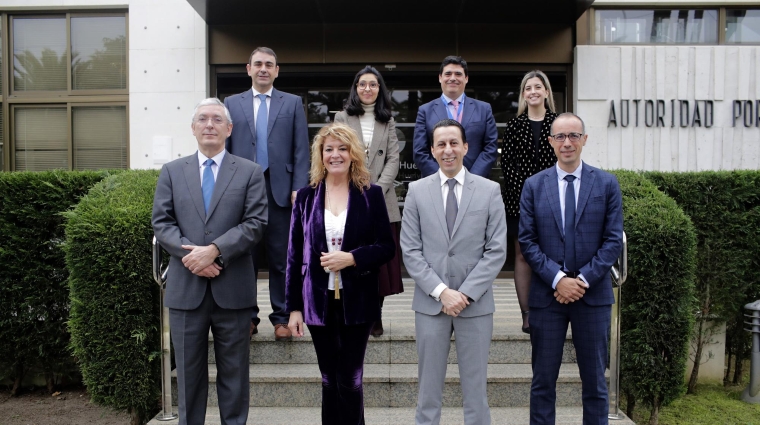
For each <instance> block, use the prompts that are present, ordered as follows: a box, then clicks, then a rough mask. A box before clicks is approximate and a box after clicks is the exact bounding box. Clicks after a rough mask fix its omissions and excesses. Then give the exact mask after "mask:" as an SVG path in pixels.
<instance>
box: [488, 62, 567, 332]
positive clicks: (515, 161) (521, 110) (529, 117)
mask: <svg viewBox="0 0 760 425" xmlns="http://www.w3.org/2000/svg"><path fill="white" fill-rule="evenodd" d="M556 117H557V114H556V108H555V107H554V95H553V94H552V88H551V84H549V79H548V78H547V77H546V74H544V73H543V72H541V71H538V70H535V71H530V72H528V73H527V74H525V77H523V79H522V83H521V84H520V98H519V105H518V108H517V117H515V118H513V119H511V120H510V121H509V123H507V130H506V131H505V132H504V146H503V147H502V149H501V171H502V172H503V173H504V187H505V189H504V205H505V209H506V213H507V231H508V236H507V240H509V239H513V240H514V246H515V290H516V291H517V300H518V302H519V303H520V311H521V312H522V319H523V325H522V330H523V332H525V333H530V325H529V322H528V294H529V292H530V279H531V270H530V266H528V263H527V262H525V258H524V257H523V255H522V251H521V250H520V244H519V243H518V241H517V228H518V224H519V222H520V193H521V192H522V188H523V184H524V183H525V179H527V178H528V177H530V176H532V175H533V174H536V173H537V172H539V171H541V170H544V169H546V168H549V167H551V166H552V165H554V163H555V162H557V157H556V156H555V155H554V150H553V149H552V147H551V145H550V144H549V139H548V137H549V134H550V133H551V132H550V129H551V124H552V122H553V121H554V119H555V118H556Z"/></svg>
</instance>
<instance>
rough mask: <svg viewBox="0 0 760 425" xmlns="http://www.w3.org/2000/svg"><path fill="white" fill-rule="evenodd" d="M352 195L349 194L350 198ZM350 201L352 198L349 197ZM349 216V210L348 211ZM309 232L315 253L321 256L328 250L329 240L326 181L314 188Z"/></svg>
mask: <svg viewBox="0 0 760 425" xmlns="http://www.w3.org/2000/svg"><path fill="white" fill-rule="evenodd" d="M350 197H351V195H350V194H349V198H350ZM349 201H350V199H349ZM346 216H348V212H346ZM309 221H310V222H311V224H310V225H309V230H310V231H309V233H310V235H311V246H312V249H313V250H314V251H315V252H314V255H316V256H317V258H319V257H320V256H321V253H323V252H327V240H326V239H325V182H324V180H323V181H322V183H320V184H319V186H317V188H316V189H314V201H313V202H312V203H311V218H310V220H309Z"/></svg>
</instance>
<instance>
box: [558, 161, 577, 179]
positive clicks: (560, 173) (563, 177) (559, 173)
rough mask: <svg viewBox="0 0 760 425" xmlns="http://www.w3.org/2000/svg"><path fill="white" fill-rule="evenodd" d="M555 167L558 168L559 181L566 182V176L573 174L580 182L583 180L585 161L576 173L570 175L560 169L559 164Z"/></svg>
mask: <svg viewBox="0 0 760 425" xmlns="http://www.w3.org/2000/svg"><path fill="white" fill-rule="evenodd" d="M555 167H557V178H558V179H560V180H564V179H565V176H566V175H568V174H572V175H574V176H575V178H576V179H578V181H580V180H581V174H583V161H581V163H580V165H578V168H576V169H575V171H573V172H572V173H568V172H567V171H565V170H563V169H561V168H559V163H557V164H556V165H555Z"/></svg>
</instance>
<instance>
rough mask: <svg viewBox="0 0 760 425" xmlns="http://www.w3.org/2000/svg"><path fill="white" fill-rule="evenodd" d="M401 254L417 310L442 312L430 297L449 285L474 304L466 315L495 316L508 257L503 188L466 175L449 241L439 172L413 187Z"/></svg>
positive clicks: (407, 204) (406, 207) (406, 208)
mask: <svg viewBox="0 0 760 425" xmlns="http://www.w3.org/2000/svg"><path fill="white" fill-rule="evenodd" d="M401 250H402V251H403V253H404V264H405V265H406V270H407V272H409V276H411V277H412V279H414V282H415V287H414V299H413V301H412V309H413V310H414V311H416V312H419V313H423V314H428V315H437V314H438V313H440V312H441V303H440V302H438V301H436V300H435V299H434V298H433V297H431V296H430V295H429V294H430V293H431V292H433V290H434V289H435V288H436V286H438V284H440V283H441V282H443V283H445V284H446V285H447V286H448V287H449V288H450V289H454V290H458V291H460V292H462V293H463V294H465V295H467V296H468V297H470V298H471V299H472V300H473V301H474V302H473V301H471V302H470V305H469V306H467V308H465V309H464V310H462V312H461V314H460V316H461V317H475V316H481V315H484V314H491V313H493V312H494V310H495V307H494V299H493V290H492V288H491V286H492V285H493V281H494V279H496V276H497V275H498V274H499V271H500V270H501V267H502V265H504V261H505V260H506V259H507V223H506V219H505V216H504V204H503V203H502V201H501V189H500V188H499V185H498V184H497V183H495V182H492V181H490V180H487V179H484V178H483V177H480V176H476V175H474V174H472V173H470V172H469V171H465V179H464V186H463V187H462V199H461V200H460V202H459V212H458V214H457V219H456V222H455V223H454V229H453V235H452V237H451V238H449V237H448V230H447V227H446V216H445V211H444V209H443V196H442V194H441V179H440V177H439V174H438V173H437V172H436V173H434V174H432V175H430V176H428V177H425V178H423V179H421V180H418V181H416V182H413V183H411V184H410V185H409V191H408V192H407V194H406V201H405V203H404V216H403V218H402V220H401Z"/></svg>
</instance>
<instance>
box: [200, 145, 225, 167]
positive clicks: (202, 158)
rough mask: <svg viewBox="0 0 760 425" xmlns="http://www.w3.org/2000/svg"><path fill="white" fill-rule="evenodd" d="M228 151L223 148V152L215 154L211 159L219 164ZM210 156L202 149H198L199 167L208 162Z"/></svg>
mask: <svg viewBox="0 0 760 425" xmlns="http://www.w3.org/2000/svg"><path fill="white" fill-rule="evenodd" d="M225 153H227V150H226V149H222V151H221V152H219V153H218V154H216V155H214V156H213V157H212V158H211V159H213V160H214V163H215V164H216V165H217V166H219V165H220V164H221V163H222V160H223V159H224V154H225ZM207 159H208V157H207V156H206V155H204V154H202V153H201V151H198V167H202V166H203V163H204V162H206V160H207Z"/></svg>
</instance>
